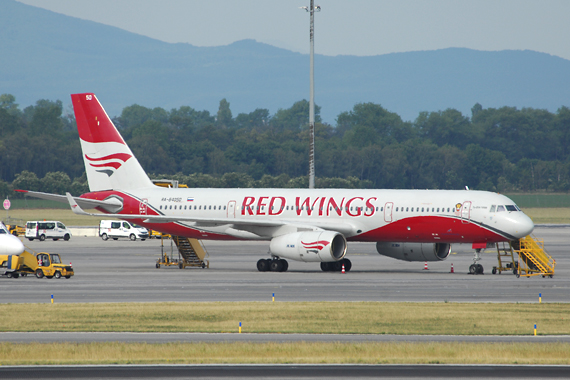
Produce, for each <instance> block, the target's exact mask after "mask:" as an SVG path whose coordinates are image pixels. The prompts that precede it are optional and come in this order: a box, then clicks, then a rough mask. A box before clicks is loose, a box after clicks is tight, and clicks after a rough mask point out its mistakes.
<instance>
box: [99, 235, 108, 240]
mask: <svg viewBox="0 0 570 380" xmlns="http://www.w3.org/2000/svg"><path fill="white" fill-rule="evenodd" d="M101 239H103V240H108V239H109V236H108V235H107V234H103V235H101Z"/></svg>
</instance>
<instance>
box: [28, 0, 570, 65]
mask: <svg viewBox="0 0 570 380" xmlns="http://www.w3.org/2000/svg"><path fill="white" fill-rule="evenodd" d="M19 1H21V2H22V3H25V4H29V5H34V6H38V7H42V8H45V9H49V10H52V11H54V12H58V13H63V14H66V15H69V16H73V17H79V18H82V19H87V20H92V21H96V22H100V23H103V24H107V25H113V26H116V27H119V28H121V29H125V30H128V31H131V32H134V33H138V34H142V35H145V36H149V37H152V38H156V39H159V40H162V41H166V42H188V43H190V44H192V45H196V46H217V45H227V44H230V43H232V42H234V41H238V40H242V39H246V38H251V39H255V40H257V41H260V42H265V43H268V44H271V45H275V46H279V47H283V48H287V49H289V50H293V51H300V52H304V53H306V52H308V50H309V42H308V29H309V15H308V13H306V12H305V11H304V10H301V9H299V7H300V6H304V5H308V4H309V0H239V1H238V0H233V1H230V0H201V1H196V0H160V1H159V0H19ZM315 4H318V5H320V6H321V7H322V11H321V12H320V13H316V15H315V52H316V53H318V54H326V55H339V54H350V55H376V54H386V53H392V52H404V51H415V50H433V49H441V48H447V47H467V48H471V49H477V50H504V49H516V50H519V49H521V50H522V49H529V50H535V51H539V52H544V53H549V54H553V55H557V56H559V57H562V58H565V59H570V44H569V43H568V40H569V37H570V22H569V16H570V1H569V0H540V1H538V0H431V1H430V0H392V1H386V0H344V1H341V0H316V1H315Z"/></svg>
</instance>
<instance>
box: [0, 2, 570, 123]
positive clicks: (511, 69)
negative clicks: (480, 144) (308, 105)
mask: <svg viewBox="0 0 570 380" xmlns="http://www.w3.org/2000/svg"><path fill="white" fill-rule="evenodd" d="M229 32H230V31H228V33H229ZM317 49H318V45H317ZM308 72H309V56H308V55H306V54H300V53H294V52H291V51H288V50H284V49H279V48H276V47H273V46H270V45H266V44H262V43H258V42H255V41H252V40H243V41H238V42H235V43H233V44H231V45H228V46H219V47H196V46H192V45H189V44H170V43H166V42H161V41H158V40H154V39H151V38H148V37H144V36H140V35H137V34H134V33H130V32H127V31H124V30H121V29H118V28H115V27H111V26H106V25H103V24H98V23H95V22H91V21H85V20H81V19H77V18H73V17H69V16H64V15H61V14H57V13H54V12H50V11H47V10H44V9H41V8H36V7H32V6H28V5H24V4H22V3H18V2H16V1H13V0H0V93H10V94H13V95H14V96H16V101H17V103H19V104H20V105H21V106H27V105H30V104H33V103H35V102H36V101H37V100H38V99H50V100H56V99H60V100H62V101H63V102H64V104H70V103H71V101H70V98H69V94H71V93H75V92H95V93H96V94H97V95H98V97H99V98H100V100H101V101H102V103H103V105H104V106H105V107H106V108H107V111H108V112H109V114H110V115H111V116H115V115H119V114H120V112H121V110H122V109H123V107H125V106H128V105H131V104H134V103H137V104H140V105H143V106H147V107H163V108H166V109H171V108H177V107H180V106H182V105H189V106H191V107H193V108H195V109H198V110H203V109H207V110H210V111H211V112H216V111H217V108H218V104H219V101H220V100H221V99H222V98H226V99H227V100H228V101H229V102H230V105H231V110H232V112H233V114H234V116H236V115H237V114H238V113H240V112H251V111H253V110H254V109H256V108H268V109H269V110H270V112H271V113H274V112H275V111H277V109H279V108H289V107H290V106H291V105H292V104H293V103H294V102H295V101H298V100H301V99H308V96H309V73H308ZM315 86H316V90H315V93H316V95H315V100H316V103H317V104H318V105H320V106H321V107H322V112H321V115H322V117H323V120H325V121H327V122H330V123H334V120H335V118H336V117H337V115H338V114H339V113H340V112H343V111H349V110H351V109H352V107H353V106H354V104H355V103H358V102H374V103H379V104H382V106H384V107H385V108H387V109H388V110H390V111H393V112H396V113H398V114H400V115H401V116H402V117H403V118H404V119H405V120H413V119H415V118H416V117H417V116H418V113H419V112H420V111H438V110H443V109H446V108H456V109H458V110H460V111H461V112H463V113H464V114H465V115H467V116H470V115H471V114H470V109H471V107H472V106H473V105H474V104H475V103H477V102H478V103H481V104H482V105H483V107H485V108H487V107H502V106H505V105H506V106H517V107H533V108H546V109H549V110H550V111H556V109H557V108H558V107H560V106H562V105H568V106H570V61H568V60H565V59H562V58H559V57H556V56H551V55H548V54H544V53H537V52H534V51H528V50H525V51H500V52H487V51H475V50H469V49H462V48H450V49H443V50H436V51H419V52H409V53H395V54H387V55H379V56H372V57H356V56H336V57H329V56H322V55H317V56H316V57H315Z"/></svg>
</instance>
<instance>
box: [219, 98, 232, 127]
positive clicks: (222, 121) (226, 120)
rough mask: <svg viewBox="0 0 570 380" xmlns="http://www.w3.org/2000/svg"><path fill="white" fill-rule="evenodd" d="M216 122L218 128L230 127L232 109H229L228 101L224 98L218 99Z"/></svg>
mask: <svg viewBox="0 0 570 380" xmlns="http://www.w3.org/2000/svg"><path fill="white" fill-rule="evenodd" d="M216 124H217V125H218V126H219V127H220V128H230V127H231V126H232V125H233V116H232V111H231V110H230V103H229V102H228V101H227V100H226V98H223V99H222V100H220V106H219V107H218V115H217V120H216Z"/></svg>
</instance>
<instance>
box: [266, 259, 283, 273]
mask: <svg viewBox="0 0 570 380" xmlns="http://www.w3.org/2000/svg"><path fill="white" fill-rule="evenodd" d="M269 268H270V269H271V271H272V272H281V270H282V269H283V264H281V260H271V264H270V265H269Z"/></svg>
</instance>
